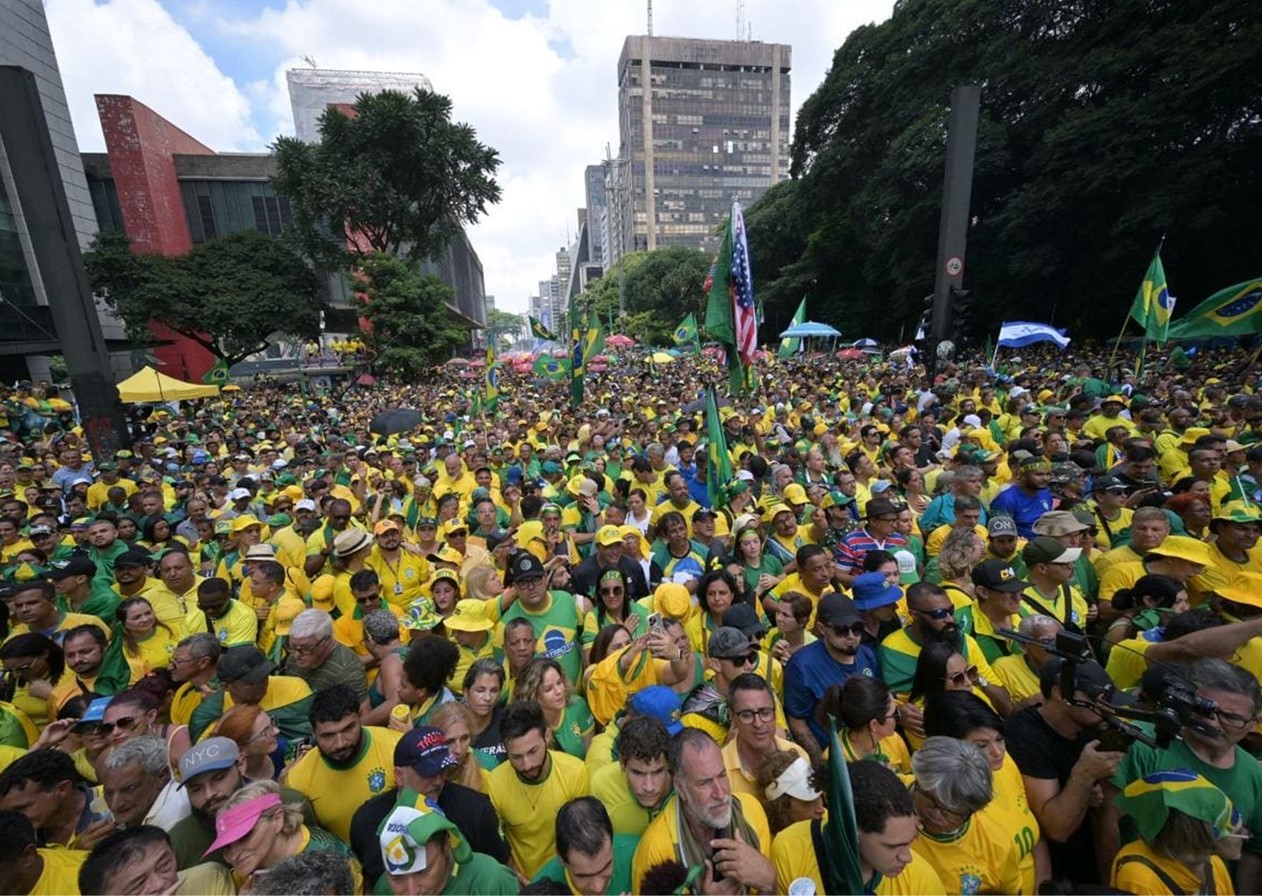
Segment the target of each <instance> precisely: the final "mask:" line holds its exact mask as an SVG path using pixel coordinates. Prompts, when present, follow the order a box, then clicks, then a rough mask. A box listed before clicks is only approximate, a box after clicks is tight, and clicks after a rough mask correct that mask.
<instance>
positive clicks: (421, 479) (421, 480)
mask: <svg viewBox="0 0 1262 896" xmlns="http://www.w3.org/2000/svg"><path fill="white" fill-rule="evenodd" d="M412 484H413V485H416V486H420V487H421V488H427V487H428V486H431V485H433V484H434V483H432V482H430V481H429V477H428V476H417V477H416V478H415V479H413V480H412Z"/></svg>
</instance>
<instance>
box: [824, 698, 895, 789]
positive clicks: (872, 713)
mask: <svg viewBox="0 0 1262 896" xmlns="http://www.w3.org/2000/svg"><path fill="white" fill-rule="evenodd" d="M824 706H825V707H826V708H827V710H828V712H829V713H830V714H831V715H833V716H834V717H835V718H837V720H838V722H839V724H840V726H841V729H840V730H839V731H838V732H837V735H838V740H840V742H841V748H842V750H844V751H845V754H846V762H860V761H862V760H864V759H871V760H874V761H876V762H879V763H881V765H884V766H885V767H886V768H888V769H890V770H891V771H893V772H895V773H896V774H897V775H898V776H899V777H900V778H902V779H903V780H904V781H906V782H908V783H910V781H911V753H910V752H909V751H908V749H907V744H906V743H905V742H904V741H903V739H902V737H900V736H899V734H898V732H897V731H895V730H894V729H895V727H896V726H897V725H898V701H896V700H895V699H894V695H893V694H891V693H890V689H889V686H888V685H887V684H886V683H885V682H884V681H882V680H881V679H879V678H869V677H868V676H866V675H851V676H850V677H849V678H848V679H846V683H845V684H843V685H841V686H840V687H838V686H833V687H831V688H829V689H828V693H826V694H825V695H824Z"/></svg>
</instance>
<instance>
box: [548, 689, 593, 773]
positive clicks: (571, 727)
mask: <svg viewBox="0 0 1262 896" xmlns="http://www.w3.org/2000/svg"><path fill="white" fill-rule="evenodd" d="M595 729H596V722H595V720H594V719H593V718H592V713H591V710H590V709H588V708H587V701H586V700H584V699H583V698H582V697H580V696H579V695H578V694H574V695H573V696H571V697H570V702H569V704H567V705H566V707H565V714H564V715H562V716H561V725H560V727H558V728H557V729H556V730H555V731H554V732H552V734H553V736H554V737H555V738H556V742H557V746H558V747H559V748H560V749H561V751H562V752H563V753H569V754H570V755H571V756H576V757H578V758H579V759H585V758H586V757H587V744H586V742H584V740H583V736H584V735H585V734H591V733H592V732H593V731H595Z"/></svg>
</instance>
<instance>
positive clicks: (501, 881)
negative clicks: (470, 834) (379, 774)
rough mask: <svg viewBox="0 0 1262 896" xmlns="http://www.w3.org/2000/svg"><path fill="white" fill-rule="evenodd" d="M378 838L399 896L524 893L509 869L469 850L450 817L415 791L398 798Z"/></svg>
mask: <svg viewBox="0 0 1262 896" xmlns="http://www.w3.org/2000/svg"><path fill="white" fill-rule="evenodd" d="M418 804H419V805H418ZM379 838H380V841H381V857H382V860H383V863H384V865H385V869H386V873H385V875H384V878H383V879H384V880H385V881H386V883H387V884H388V885H389V892H391V893H395V894H397V896H420V894H422V893H478V894H482V896H509V894H515V893H517V892H518V890H519V889H520V886H519V884H518V883H517V876H516V875H515V874H513V872H512V871H510V870H509V869H508V867H507V866H505V865H501V864H500V863H499V862H497V861H495V859H493V858H491V857H490V856H487V855H483V854H482V853H479V852H474V851H473V850H472V849H470V848H469V844H468V842H466V840H465V839H464V837H463V836H461V834H460V831H459V829H458V828H457V827H456V826H455V825H454V824H452V823H451V822H450V821H448V820H447V816H445V815H443V814H442V813H441V812H438V811H435V810H434V809H432V808H431V807H430V806H429V805H428V804H427V803H425V802H423V801H422V800H421V798H420V795H419V794H417V793H416V792H415V791H411V790H405V791H403V792H401V793H400V794H399V803H398V805H396V806H395V808H394V811H393V812H391V813H390V814H389V815H388V816H386V820H385V821H384V822H383V823H382V825H381V830H380V831H379ZM380 889H381V888H380V887H378V891H380Z"/></svg>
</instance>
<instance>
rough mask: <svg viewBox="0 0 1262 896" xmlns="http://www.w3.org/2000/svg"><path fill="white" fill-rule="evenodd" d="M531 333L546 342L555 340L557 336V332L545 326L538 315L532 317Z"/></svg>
mask: <svg viewBox="0 0 1262 896" xmlns="http://www.w3.org/2000/svg"><path fill="white" fill-rule="evenodd" d="M530 335H531V336H534V337H535V338H536V339H542V340H544V341H546V342H555V341H556V338H557V336H556V333H553V332H552V331H551V330H549V329H548V328H547V327H545V326H544V325H543V322H542V321H540V320H539V318H537V317H532V318H530Z"/></svg>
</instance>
